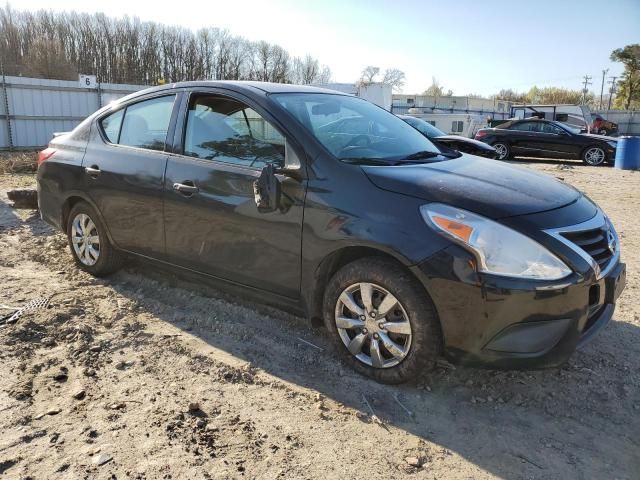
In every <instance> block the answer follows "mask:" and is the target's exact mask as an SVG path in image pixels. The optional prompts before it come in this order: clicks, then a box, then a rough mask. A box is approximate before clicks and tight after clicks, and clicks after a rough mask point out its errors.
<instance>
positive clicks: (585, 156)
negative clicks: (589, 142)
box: [582, 146, 607, 167]
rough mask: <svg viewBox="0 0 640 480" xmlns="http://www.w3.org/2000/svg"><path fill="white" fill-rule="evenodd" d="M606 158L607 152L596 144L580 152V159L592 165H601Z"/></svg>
mask: <svg viewBox="0 0 640 480" xmlns="http://www.w3.org/2000/svg"><path fill="white" fill-rule="evenodd" d="M606 160H607V154H606V153H605V151H604V149H603V148H601V147H597V146H591V147H588V148H585V149H584V152H582V161H583V162H584V163H586V164H587V165H591V166H592V167H597V166H598V165H602V164H603V163H604V162H605V161H606Z"/></svg>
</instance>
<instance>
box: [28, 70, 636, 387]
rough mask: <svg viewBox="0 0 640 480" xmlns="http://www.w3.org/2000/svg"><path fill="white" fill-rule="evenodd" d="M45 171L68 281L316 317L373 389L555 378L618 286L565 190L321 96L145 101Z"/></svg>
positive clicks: (159, 95) (71, 145) (588, 218)
mask: <svg viewBox="0 0 640 480" xmlns="http://www.w3.org/2000/svg"><path fill="white" fill-rule="evenodd" d="M343 120H348V121H344V122H343ZM362 125H366V129H365V130H363V129H362V128H361V127H362ZM38 163H39V167H38V203H39V207H40V213H41V215H42V217H43V218H44V219H45V220H46V221H47V222H49V223H51V224H52V225H54V226H56V227H57V228H59V229H61V230H62V231H64V232H65V233H66V235H67V239H68V243H69V249H70V252H71V255H73V258H74V260H75V263H76V264H77V266H78V268H80V269H82V270H85V271H87V272H89V273H91V274H93V275H98V276H101V275H107V274H109V273H111V272H113V271H115V270H117V269H118V268H119V267H120V266H122V265H123V263H124V262H126V260H127V258H128V257H129V256H133V257H137V258H141V259H146V260H148V261H154V262H157V263H159V264H162V265H165V266H167V267H170V268H171V269H173V270H178V271H183V272H186V273H188V274H189V275H188V276H189V277H192V275H193V274H197V275H198V281H205V282H208V283H213V284H214V285H217V286H220V287H224V288H227V289H231V290H232V291H233V292H235V293H237V294H240V295H242V296H243V297H252V298H254V299H258V300H260V301H263V302H267V303H270V304H274V305H277V306H280V307H281V308H283V309H287V310H290V311H293V312H295V313H298V314H300V315H305V316H307V318H309V319H312V320H316V321H321V319H322V320H323V321H324V324H325V326H326V328H327V331H328V332H329V335H330V336H331V337H332V339H333V341H334V343H335V347H336V353H337V354H339V355H341V356H343V358H344V359H345V361H347V362H349V363H350V364H351V365H352V366H353V367H354V368H355V369H356V370H358V371H359V372H362V373H363V374H365V375H369V376H370V377H372V378H375V379H376V380H379V381H382V382H388V383H397V382H402V381H405V380H408V379H410V378H414V377H416V376H417V375H421V374H422V373H423V372H425V371H426V370H428V369H429V368H430V367H431V366H433V365H434V364H435V361H436V359H437V358H438V356H439V355H440V354H441V353H444V354H446V355H447V356H448V357H449V358H451V359H452V360H457V361H460V362H467V363H478V362H480V363H484V364H488V365H491V366H494V367H507V368H515V367H540V366H550V365H557V364H560V363H562V362H563V361H565V360H566V359H567V358H568V357H569V356H570V355H571V354H572V353H573V351H574V350H575V349H576V347H577V346H579V345H582V344H584V343H585V342H587V341H588V340H589V339H590V338H593V336H594V335H595V334H596V333H597V332H598V331H599V330H600V329H601V328H602V327H604V326H605V325H606V324H607V322H608V321H609V320H610V319H611V317H612V315H613V311H614V308H615V304H616V300H617V298H618V296H619V295H620V292H621V291H622V289H623V288H624V285H625V266H624V264H623V263H621V261H620V248H619V244H618V237H617V235H616V232H615V229H614V228H613V225H612V224H611V222H610V221H609V219H608V218H607V216H606V215H605V213H604V212H603V211H602V210H601V209H600V208H599V207H598V206H597V205H596V204H595V203H594V202H593V201H591V200H590V199H589V198H587V197H586V196H584V195H583V194H582V193H580V192H579V191H578V190H576V189H574V188H571V187H569V186H568V185H565V184H564V183H562V182H560V181H558V180H556V179H554V178H553V177H549V176H546V175H542V174H539V173H536V172H533V171H530V170H526V169H521V168H517V167H514V166H512V165H508V164H505V163H501V162H496V161H493V160H489V159H485V158H479V157H477V156H473V155H467V154H461V153H458V152H444V151H441V150H439V149H438V148H436V147H435V146H434V145H433V144H432V143H431V142H430V141H429V140H428V139H427V138H426V137H424V136H423V135H421V134H420V133H419V132H418V131H417V130H416V129H414V128H412V127H411V126H409V125H408V124H406V123H405V122H403V121H402V120H400V119H399V118H397V117H396V116H395V115H393V114H391V113H389V112H387V111H385V110H384V109H382V108H379V107H377V106H375V105H373V104H371V103H369V102H367V101H365V100H363V99H360V98H357V97H353V96H350V95H343V94H339V93H336V92H333V91H331V90H323V89H319V88H314V87H303V86H295V85H283V84H270V83H260V82H187V83H177V84H174V85H165V86H161V87H156V88H152V89H148V90H144V91H141V92H137V93H135V94H132V95H130V96H128V97H126V98H123V99H121V100H119V101H117V102H115V103H113V104H110V105H108V106H107V107H105V108H103V109H101V110H100V111H98V112H96V113H95V114H93V115H91V116H90V117H89V118H87V119H86V120H85V121H83V122H82V123H81V124H80V125H79V126H78V127H76V128H75V129H74V130H73V131H72V132H70V133H68V134H64V135H60V136H58V137H56V138H54V139H53V140H52V141H51V143H50V144H49V147H48V148H47V149H46V150H44V151H42V152H41V154H40V156H39V159H38ZM551 210H553V215H549V211H551ZM88 293H89V294H90V293H91V292H90V289H89V291H88ZM258 343H259V342H254V341H252V339H249V341H248V343H247V348H252V347H253V346H255V345H258ZM255 348H258V347H255ZM260 348H262V347H260Z"/></svg>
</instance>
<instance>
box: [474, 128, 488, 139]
mask: <svg viewBox="0 0 640 480" xmlns="http://www.w3.org/2000/svg"><path fill="white" fill-rule="evenodd" d="M487 135H488V133H487V132H483V131H482V130H478V131H477V132H476V137H475V138H476V140H480V139H481V138H484V137H486V136H487Z"/></svg>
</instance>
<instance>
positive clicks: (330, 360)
mask: <svg viewBox="0 0 640 480" xmlns="http://www.w3.org/2000/svg"><path fill="white" fill-rule="evenodd" d="M519 163H522V164H524V165H527V166H528V167H530V168H534V169H537V170H542V171H544V172H546V173H549V174H551V175H554V176H557V177H562V178H563V179H564V180H565V181H566V182H567V183H570V184H572V185H574V186H576V187H577V188H579V189H581V190H584V191H585V192H587V193H588V195H589V196H590V197H591V198H592V199H594V200H595V201H596V202H598V203H599V204H600V205H601V206H602V207H603V208H604V209H605V210H606V211H607V212H608V213H609V215H610V216H611V218H612V219H613V222H614V223H615V225H616V227H617V229H618V232H619V234H620V238H621V242H622V250H623V259H624V261H626V263H627V266H628V286H627V289H626V291H625V292H624V293H623V295H622V296H621V298H620V299H619V304H618V308H617V310H616V313H615V316H614V320H613V321H612V322H611V323H610V324H609V325H608V326H607V328H606V329H605V330H604V331H603V332H602V333H601V334H600V335H599V336H598V337H597V338H596V339H595V340H594V341H593V342H592V343H590V344H589V345H587V346H586V347H585V348H584V350H582V351H578V352H577V353H576V354H575V355H574V356H573V357H572V358H571V360H570V361H569V362H568V363H567V364H566V365H564V366H563V367H562V368H557V369H551V370H545V371H533V372H503V371H492V370H477V369H468V368H462V367H453V366H450V365H448V364H447V363H446V362H443V363H442V364H441V365H440V366H439V367H438V368H436V370H435V371H433V372H431V373H428V374H425V375H424V377H423V378H421V379H420V380H419V381H418V382H417V383H415V384H412V385H403V386H400V387H391V386H384V385H379V384H376V383H374V382H372V381H369V380H367V379H366V378H363V377H361V376H359V375H357V374H355V373H353V372H352V371H350V370H349V369H348V368H347V367H346V366H344V365H342V364H341V363H340V362H339V361H337V360H336V359H335V358H334V355H333V354H332V353H331V352H332V351H331V347H330V342H329V339H328V338H327V336H326V334H325V332H324V331H323V330H322V329H314V328H312V327H311V326H310V325H309V324H308V323H307V321H306V320H304V319H301V318H297V317H293V316H290V315H287V314H285V313H282V312H279V311H276V310H271V309H269V308H267V307H263V306H259V305H255V304H251V303H247V302H245V301H243V300H242V299H238V298H231V297H228V296H226V295H223V294H222V293H220V292H217V291H214V290H208V289H203V288H201V287H200V286H198V285H196V284H193V283H188V282H186V281H184V280H181V279H176V278H175V277H174V276H173V275H170V274H168V273H166V272H161V271H158V270H156V269H153V268H150V267H148V266H145V265H139V264H132V265H130V266H128V267H127V268H126V269H125V270H123V271H121V272H119V273H117V274H115V275H113V276H111V277H109V278H107V279H95V278H92V277H91V276H89V275H87V274H84V273H82V272H80V271H79V270H77V269H76V268H75V267H74V265H73V263H72V260H71V255H70V253H69V252H68V250H67V247H66V243H65V238H64V236H63V235H61V234H59V233H56V232H54V231H53V230H52V229H51V228H50V227H48V226H47V225H46V224H45V223H44V222H43V221H41V220H40V219H39V217H38V215H37V213H36V212H34V211H28V210H14V209H12V208H11V207H10V206H9V203H8V200H7V197H6V191H7V190H9V189H12V188H18V187H28V186H31V185H33V184H34V179H33V176H32V175H27V174H24V175H21V174H14V175H2V176H0V285H1V289H0V304H3V305H5V306H6V305H8V306H21V305H23V304H24V303H25V302H27V301H29V300H31V299H33V298H35V297H39V296H49V295H51V294H55V296H54V297H53V298H52V299H51V306H50V308H49V309H46V310H39V311H35V312H33V313H30V314H25V315H24V316H23V317H22V318H20V319H19V321H18V322H17V323H16V324H13V325H8V326H5V327H0V378H1V379H2V380H1V384H0V385H1V388H0V477H2V478H11V479H13V478H15V479H27V478H30V479H80V478H87V479H94V478H95V479H116V478H117V479H125V478H134V479H218V478H220V479H223V478H225V479H226V478H251V479H253V478H260V479H276V478H282V479H284V478H286V479H307V478H308V479H311V478H313V479H316V478H322V479H334V478H341V479H342V478H345V479H351V478H362V477H365V478H369V479H375V478H381V479H396V478H416V479H487V478H508V479H629V480H631V479H638V478H640V374H639V372H640V302H639V300H640V298H639V297H640V254H639V252H640V222H639V221H638V218H639V217H638V212H639V211H640V172H623V171H620V170H615V169H613V168H607V167H602V168H592V167H585V166H582V165H581V164H579V163H570V162H567V163H560V164H559V163H555V162H542V161H540V162H527V163H525V162H519ZM4 312H5V313H6V312H7V310H4ZM307 342H310V343H311V344H312V345H310V344H309V343H307ZM372 413H373V414H374V415H375V416H374V415H372Z"/></svg>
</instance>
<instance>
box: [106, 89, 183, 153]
mask: <svg viewBox="0 0 640 480" xmlns="http://www.w3.org/2000/svg"><path fill="white" fill-rule="evenodd" d="M175 97H176V96H175V95H169V96H166V97H158V98H152V99H149V100H144V101H142V102H138V103H134V104H133V105H129V106H128V107H127V109H126V111H125V114H124V121H123V122H122V129H121V131H120V138H119V139H118V144H120V145H128V146H130V147H138V148H145V149H147V150H164V147H165V143H166V139H167V131H168V130H169V122H170V121H171V112H172V111H173V103H174V100H175Z"/></svg>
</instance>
